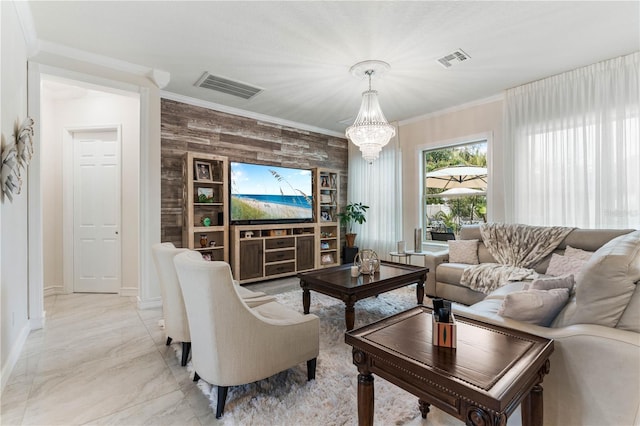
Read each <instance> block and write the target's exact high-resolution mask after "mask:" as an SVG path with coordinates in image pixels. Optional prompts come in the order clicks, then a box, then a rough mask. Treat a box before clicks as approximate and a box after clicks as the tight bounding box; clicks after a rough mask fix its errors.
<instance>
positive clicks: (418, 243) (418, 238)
mask: <svg viewBox="0 0 640 426" xmlns="http://www.w3.org/2000/svg"><path fill="white" fill-rule="evenodd" d="M413 236H414V239H415V242H414V244H415V248H414V249H413V251H415V252H416V253H421V252H422V228H416V229H415V230H414V231H413Z"/></svg>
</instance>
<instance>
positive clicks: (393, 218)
mask: <svg viewBox="0 0 640 426" xmlns="http://www.w3.org/2000/svg"><path fill="white" fill-rule="evenodd" d="M397 143H398V142H397V137H395V138H393V139H391V141H390V142H389V144H388V145H387V146H385V147H384V148H383V149H382V152H381V153H380V158H378V159H377V160H376V161H374V162H373V164H368V163H367V162H366V161H364V160H363V159H362V155H361V152H360V150H359V149H358V147H356V146H354V145H353V144H352V143H351V142H349V181H348V183H347V202H349V203H351V202H354V203H358V202H361V203H363V204H365V205H367V206H369V210H367V213H366V219H367V221H366V222H365V223H364V224H362V225H358V224H356V225H355V226H354V232H355V233H357V234H358V236H357V237H356V246H358V247H359V248H360V249H361V250H362V249H372V250H374V251H375V252H376V253H377V254H378V257H379V258H380V259H387V258H388V253H389V252H391V251H395V250H396V248H397V246H396V243H397V241H398V240H400V239H401V237H400V236H401V235H402V202H401V198H402V186H401V179H400V164H401V163H400V161H401V158H400V151H399V149H398V145H397Z"/></svg>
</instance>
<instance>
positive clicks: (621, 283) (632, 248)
mask: <svg viewBox="0 0 640 426" xmlns="http://www.w3.org/2000/svg"><path fill="white" fill-rule="evenodd" d="M638 280H640V231H635V232H632V233H630V234H626V235H621V236H619V237H616V238H614V239H613V240H611V241H609V242H608V243H606V244H605V245H604V246H602V247H601V248H600V249H598V250H597V251H596V252H595V253H594V254H593V256H592V257H591V259H590V260H589V261H588V262H587V264H586V265H585V267H584V268H583V269H582V271H581V272H580V274H579V275H577V277H576V305H577V306H576V309H575V313H574V315H572V316H571V318H568V319H567V320H568V322H569V323H568V324H563V325H571V324H600V325H604V326H606V327H615V326H616V325H617V324H618V321H619V320H620V318H621V317H622V314H623V312H624V311H625V309H626V308H627V305H628V304H629V301H630V299H631V296H632V295H633V293H634V291H635V290H636V282H637V281H638Z"/></svg>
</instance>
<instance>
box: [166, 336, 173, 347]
mask: <svg viewBox="0 0 640 426" xmlns="http://www.w3.org/2000/svg"><path fill="white" fill-rule="evenodd" d="M172 340H173V339H172V338H171V337H169V336H167V343H166V345H167V346H169V345H170V344H171V341H172Z"/></svg>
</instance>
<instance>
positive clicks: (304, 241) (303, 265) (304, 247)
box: [296, 235, 315, 271]
mask: <svg viewBox="0 0 640 426" xmlns="http://www.w3.org/2000/svg"><path fill="white" fill-rule="evenodd" d="M314 248H315V237H314V236H313V235H310V236H305V237H298V241H297V244H296V258H297V264H296V269H297V270H298V271H304V270H306V269H313V268H314V267H315V255H314Z"/></svg>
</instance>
